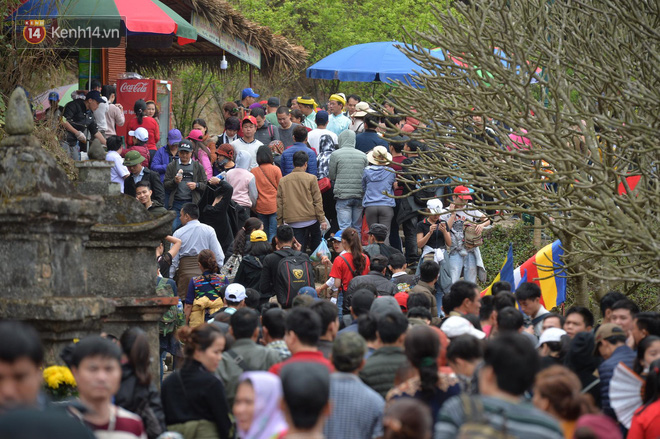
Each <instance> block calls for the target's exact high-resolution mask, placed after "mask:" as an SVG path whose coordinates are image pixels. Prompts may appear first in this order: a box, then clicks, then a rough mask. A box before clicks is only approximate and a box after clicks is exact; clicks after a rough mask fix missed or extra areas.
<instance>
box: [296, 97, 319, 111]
mask: <svg viewBox="0 0 660 439" xmlns="http://www.w3.org/2000/svg"><path fill="white" fill-rule="evenodd" d="M296 101H297V102H298V103H299V104H305V105H311V106H312V107H314V109H315V110H316V107H318V106H319V104H317V103H316V101H315V100H314V98H310V97H307V96H298V97H297V98H296Z"/></svg>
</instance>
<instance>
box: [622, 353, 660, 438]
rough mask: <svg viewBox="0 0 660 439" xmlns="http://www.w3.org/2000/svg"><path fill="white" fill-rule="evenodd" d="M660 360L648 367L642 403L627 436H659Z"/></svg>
mask: <svg viewBox="0 0 660 439" xmlns="http://www.w3.org/2000/svg"><path fill="white" fill-rule="evenodd" d="M659 399H660V360H655V361H654V362H653V363H651V365H650V367H649V374H648V376H647V377H646V385H645V387H644V405H643V406H642V407H640V408H639V409H638V410H637V411H636V412H635V415H634V416H633V418H632V424H631V425H630V430H628V437H629V438H634V439H656V438H658V437H660V422H658V421H659V420H660V400H659Z"/></svg>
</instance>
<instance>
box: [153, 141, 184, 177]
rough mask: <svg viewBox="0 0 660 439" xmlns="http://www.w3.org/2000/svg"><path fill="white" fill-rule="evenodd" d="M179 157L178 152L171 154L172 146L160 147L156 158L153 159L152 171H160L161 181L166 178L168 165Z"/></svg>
mask: <svg viewBox="0 0 660 439" xmlns="http://www.w3.org/2000/svg"><path fill="white" fill-rule="evenodd" d="M178 158H179V155H178V154H177V155H176V156H174V157H173V156H172V155H171V154H170V147H169V146H168V145H165V146H162V147H160V148H158V151H156V155H154V158H153V160H152V161H151V166H150V168H151V170H152V171H156V172H158V174H159V175H160V182H161V183H163V181H164V180H165V170H166V169H167V165H169V164H170V162H171V161H172V160H174V159H178Z"/></svg>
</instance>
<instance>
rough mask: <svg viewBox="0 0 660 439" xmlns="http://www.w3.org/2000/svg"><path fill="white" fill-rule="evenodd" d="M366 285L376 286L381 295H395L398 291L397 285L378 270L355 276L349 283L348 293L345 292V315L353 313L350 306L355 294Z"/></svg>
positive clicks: (343, 308)
mask: <svg viewBox="0 0 660 439" xmlns="http://www.w3.org/2000/svg"><path fill="white" fill-rule="evenodd" d="M365 285H373V286H375V287H376V292H377V294H378V295H379V296H394V295H395V294H396V293H397V292H398V290H397V288H396V285H394V284H393V283H392V281H391V280H389V279H388V278H386V277H385V276H384V275H383V274H382V273H379V272H378V271H370V272H369V273H367V274H365V275H362V276H357V277H354V278H353V279H352V280H351V282H350V283H349V284H348V289H347V290H346V293H344V304H343V305H342V310H343V313H344V315H350V314H351V310H350V307H351V300H352V299H353V294H355V292H356V291H357V290H359V289H360V288H363V287H364V286H365Z"/></svg>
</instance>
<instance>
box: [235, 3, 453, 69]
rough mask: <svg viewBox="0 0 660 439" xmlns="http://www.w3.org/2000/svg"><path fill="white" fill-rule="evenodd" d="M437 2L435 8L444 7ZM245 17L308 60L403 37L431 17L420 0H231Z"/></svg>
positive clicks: (424, 26) (421, 27)
mask: <svg viewBox="0 0 660 439" xmlns="http://www.w3.org/2000/svg"><path fill="white" fill-rule="evenodd" d="M444 3H445V4H441V5H439V6H438V7H439V9H440V10H445V9H447V8H448V7H449V6H448V5H447V4H448V2H444ZM232 4H233V5H234V6H235V7H236V8H237V9H238V10H240V11H241V13H243V14H244V15H245V16H246V17H247V18H249V19H250V20H252V21H255V22H257V23H260V24H262V25H265V26H268V27H270V28H271V30H273V31H274V32H275V33H280V34H282V35H284V36H286V37H287V38H289V39H291V40H292V41H294V42H296V43H298V44H300V45H302V46H303V47H304V48H305V49H307V51H308V52H309V55H310V56H309V59H308V64H311V63H314V62H316V61H318V60H319V59H321V58H323V57H325V56H327V55H329V54H331V53H333V52H336V51H337V50H339V49H342V48H344V47H347V46H352V45H354V44H361V43H369V42H374V41H390V40H399V41H401V40H403V39H405V31H404V30H403V27H404V26H405V27H406V28H407V29H408V30H410V31H412V30H420V31H426V30H428V29H429V25H431V24H433V23H434V22H435V19H434V17H433V14H432V13H431V7H430V5H429V3H428V2H425V1H423V0H398V1H394V0H384V1H382V0H365V1H362V2H357V1H355V0H342V1H329V0H321V1H320V2H319V1H318V0H270V1H265V2H264V1H256V0H233V1H232Z"/></svg>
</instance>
